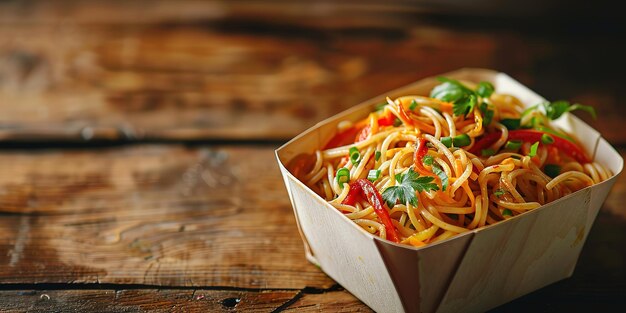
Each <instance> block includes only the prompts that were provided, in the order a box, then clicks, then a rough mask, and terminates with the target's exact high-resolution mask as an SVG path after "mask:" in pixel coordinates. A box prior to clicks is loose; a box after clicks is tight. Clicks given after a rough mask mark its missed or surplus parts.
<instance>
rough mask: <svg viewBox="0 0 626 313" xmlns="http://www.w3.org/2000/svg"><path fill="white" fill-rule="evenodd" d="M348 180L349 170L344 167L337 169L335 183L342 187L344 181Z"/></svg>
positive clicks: (347, 181)
mask: <svg viewBox="0 0 626 313" xmlns="http://www.w3.org/2000/svg"><path fill="white" fill-rule="evenodd" d="M349 182H350V171H349V170H348V169H347V168H345V167H342V168H340V169H339V170H337V183H339V186H341V187H343V184H344V183H349Z"/></svg>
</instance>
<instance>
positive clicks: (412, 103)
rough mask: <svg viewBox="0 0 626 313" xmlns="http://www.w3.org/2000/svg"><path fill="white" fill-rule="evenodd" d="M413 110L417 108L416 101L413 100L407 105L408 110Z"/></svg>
mask: <svg viewBox="0 0 626 313" xmlns="http://www.w3.org/2000/svg"><path fill="white" fill-rule="evenodd" d="M415 108H417V101H415V100H413V101H411V104H409V110H411V111H413V110H415Z"/></svg>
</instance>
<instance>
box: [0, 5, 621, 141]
mask: <svg viewBox="0 0 626 313" xmlns="http://www.w3.org/2000/svg"><path fill="white" fill-rule="evenodd" d="M0 11H1V10H0ZM79 11H80V10H79ZM131 11H132V10H131ZM42 12H43V11H42ZM87 12H89V11H87ZM42 14H43V13H42ZM80 14H87V13H80ZM154 14H155V17H154V18H155V21H153V22H150V23H148V24H145V25H144V24H141V25H135V24H130V25H127V24H122V25H117V24H116V25H99V24H96V25H91V24H88V25H81V24H79V23H77V22H73V21H72V20H71V19H70V20H68V22H67V23H57V24H54V25H53V26H50V25H38V24H36V23H34V24H22V25H13V24H10V23H9V24H0V77H2V79H1V80H0V141H1V140H18V141H21V140H73V141H83V140H95V139H101V140H119V139H127V140H141V139H144V140H181V139H184V140H194V139H247V140H250V139H280V140H283V139H287V138H291V137H293V136H294V135H296V134H298V133H300V132H301V131H302V130H304V129H306V128H307V127H309V126H312V125H314V124H315V123H317V122H319V121H321V120H322V119H324V118H326V117H328V116H331V115H333V114H335V113H338V112H340V111H342V110H345V109H346V108H348V107H350V106H352V105H355V104H357V103H359V102H361V101H363V100H366V99H369V98H371V97H373V96H376V95H379V94H382V93H385V92H387V91H389V90H391V89H395V88H397V87H400V86H403V85H405V84H408V83H410V82H413V81H415V80H417V79H419V78H422V77H425V76H430V75H435V74H438V73H443V72H446V71H449V70H454V69H457V68H460V67H467V66H473V67H487V68H494V69H497V70H501V71H504V72H506V73H508V74H510V75H512V76H513V77H515V78H516V79H519V80H520V81H521V82H522V83H525V84H527V85H528V86H530V87H531V88H533V89H536V90H537V91H538V92H540V93H542V94H543V95H545V96H546V97H548V98H550V99H569V100H572V101H579V102H582V103H585V104H590V105H593V106H595V107H596V108H597V109H598V112H599V116H600V118H599V119H598V120H597V121H590V122H591V125H592V126H594V127H596V128H597V129H598V130H599V131H600V132H601V133H602V134H603V135H604V136H605V137H606V138H607V139H608V140H609V141H610V142H612V143H615V144H626V139H623V138H622V136H621V134H620V133H619V131H618V130H619V127H616V126H617V125H620V123H621V120H620V116H624V114H626V112H625V110H626V108H624V107H623V106H620V105H619V103H620V101H619V100H620V98H619V97H618V95H619V94H620V93H619V92H618V91H619V90H620V89H619V88H621V85H620V84H619V81H620V80H619V75H621V73H618V72H616V71H614V70H610V69H612V68H614V67H611V66H608V65H607V66H601V65H602V64H603V63H601V62H606V63H610V62H614V61H610V60H611V58H610V57H606V56H602V55H598V54H599V52H598V51H599V50H598V49H594V48H593V47H594V46H601V45H602V44H603V43H604V41H603V39H602V38H600V39H597V38H595V37H591V38H587V39H588V40H587V39H585V38H581V39H580V40H587V41H588V42H590V43H593V45H592V44H590V45H589V46H588V47H587V46H584V47H578V43H579V42H580V41H579V40H578V39H577V40H576V41H567V40H563V39H560V37H557V38H551V37H536V36H534V35H532V34H526V33H522V34H517V33H507V32H499V31H498V30H494V29H472V28H469V29H466V30H462V31H461V30H459V29H456V28H454V27H450V26H433V25H431V24H423V25H421V24H415V25H413V26H407V28H403V29H399V28H395V29H385V28H375V29H370V28H365V29H363V28H351V29H348V30H342V29H338V28H332V29H318V28H311V27H309V26H306V25H305V26H303V25H298V24H297V23H295V22H294V23H295V24H288V25H282V24H280V23H279V22H277V21H274V22H272V21H266V22H262V23H260V24H259V25H256V24H255V25H254V26H253V27H252V26H250V25H249V24H246V22H243V21H239V20H237V19H236V18H234V17H233V19H234V21H232V23H231V24H228V25H230V26H228V27H224V26H220V25H214V24H210V23H209V24H202V23H198V24H194V23H193V22H192V21H188V22H185V21H182V22H177V23H174V24H167V23H165V22H163V23H165V25H164V24H163V23H161V22H157V21H160V19H161V18H162V17H161V16H160V15H159V13H154ZM138 15H142V16H143V15H144V14H138ZM165 21H166V20H165ZM286 27H287V28H289V29H290V30H289V31H286V30H285V28H286ZM538 46H540V47H543V48H537V47H538ZM571 51H575V56H573V57H568V58H563V57H562V56H563V55H570V52H571ZM611 51H612V50H611ZM615 51H618V50H615ZM578 59H597V60H598V62H600V64H599V65H598V66H594V67H591V68H590V67H588V66H584V65H580V64H579V63H580V62H578V61H577V60H578ZM616 59H618V60H621V59H622V58H617V57H616ZM544 64H549V65H550V66H544ZM573 64H576V66H573ZM611 64H613V63H611ZM536 67H541V69H542V71H541V73H535V72H533V71H532V69H533V68H536ZM600 68H608V69H609V70H606V72H602V73H599V72H598V69H600ZM565 76H566V77H565ZM589 77H594V79H593V80H592V81H591V82H590V81H589ZM276 125H280V126H281V127H275V126H276Z"/></svg>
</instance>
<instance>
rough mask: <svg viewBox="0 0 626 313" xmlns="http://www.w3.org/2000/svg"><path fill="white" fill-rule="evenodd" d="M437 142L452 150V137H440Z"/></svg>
mask: <svg viewBox="0 0 626 313" xmlns="http://www.w3.org/2000/svg"><path fill="white" fill-rule="evenodd" d="M439 141H441V143H442V144H443V145H444V146H446V147H448V148H452V137H441V138H440V139H439Z"/></svg>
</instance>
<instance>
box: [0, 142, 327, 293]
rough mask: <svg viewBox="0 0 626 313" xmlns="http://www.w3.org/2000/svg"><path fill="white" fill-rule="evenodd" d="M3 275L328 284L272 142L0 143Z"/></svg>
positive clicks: (7, 279)
mask: <svg viewBox="0 0 626 313" xmlns="http://www.w3.org/2000/svg"><path fill="white" fill-rule="evenodd" d="M0 173H2V175H0V212H2V215H1V218H0V281H1V282H2V283H72V282H85V283H132V284H150V285H168V286H234V287H242V288H303V287H305V286H311V287H320V288H324V287H328V286H331V285H332V284H334V283H333V281H332V280H331V279H330V278H328V277H327V276H326V275H324V273H322V272H321V271H320V270H319V269H318V268H317V267H315V266H313V265H311V264H309V263H308V262H307V261H306V260H305V257H304V250H303V245H302V242H301V240H300V237H299V235H298V231H297V228H296V226H295V220H294V217H293V211H292V208H291V204H290V202H289V199H288V196H287V193H286V191H285V187H284V185H283V181H282V180H281V179H280V174H279V171H278V168H277V165H276V161H275V158H274V156H273V149H272V148H262V147H250V148H241V147H226V148H221V147H198V148H184V147H180V146H136V147H129V148H121V149H101V150H87V151H40V152H33V151H25V152H5V153H2V154H0Z"/></svg>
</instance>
